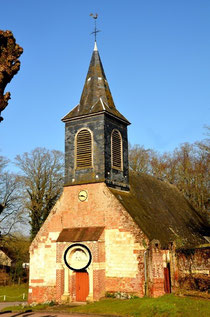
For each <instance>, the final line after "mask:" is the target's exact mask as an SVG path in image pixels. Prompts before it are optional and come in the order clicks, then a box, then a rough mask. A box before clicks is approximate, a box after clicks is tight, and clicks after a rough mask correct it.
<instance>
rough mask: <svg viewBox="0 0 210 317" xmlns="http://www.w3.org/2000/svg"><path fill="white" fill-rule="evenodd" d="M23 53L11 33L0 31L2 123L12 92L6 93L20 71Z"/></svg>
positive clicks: (0, 109) (0, 103)
mask: <svg viewBox="0 0 210 317" xmlns="http://www.w3.org/2000/svg"><path fill="white" fill-rule="evenodd" d="M22 53H23V49H22V47H20V46H19V45H18V44H17V43H16V40H15V38H14V36H13V34H12V32H11V31H2V30H0V122H1V121H2V120H3V118H2V117H1V111H3V110H4V109H5V108H6V106H7V105H8V100H9V99H10V92H6V93H4V90H5V88H6V86H7V84H8V83H10V81H11V80H12V78H13V77H14V75H16V74H17V72H18V71H19V69H20V61H19V59H18V58H19V57H20V55H21V54H22Z"/></svg>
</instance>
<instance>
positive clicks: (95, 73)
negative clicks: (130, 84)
mask: <svg viewBox="0 0 210 317" xmlns="http://www.w3.org/2000/svg"><path fill="white" fill-rule="evenodd" d="M62 121H63V122H64V123H65V184H64V188H63V193H62V195H61V197H60V198H59V200H58V201H57V203H56V204H55V206H54V207H53V208H52V210H51V212H50V214H49V216H48V218H47V219H46V221H45V223H44V224H43V226H42V228H41V229H40V231H39V232H38V234H37V235H36V237H35V239H34V240H33V242H32V244H31V246H30V277H29V296H28V301H29V303H34V302H35V303H43V302H46V301H55V302H58V303H70V302H82V301H84V302H85V301H96V300H99V299H100V298H103V297H105V296H108V295H109V296H110V294H112V295H113V296H114V295H115V294H116V293H117V294H120V296H122V297H123V296H124V297H125V298H130V297H132V296H139V297H143V296H145V295H148V296H154V297H156V296H161V295H163V294H165V293H170V292H175V291H176V290H177V288H178V287H179V280H180V278H182V277H184V276H185V275H186V274H188V273H189V272H191V273H194V274H198V273H199V274H203V275H204V276H206V275H208V274H209V270H210V264H209V260H208V258H209V244H208V243H207V242H208V236H209V234H208V233H207V228H206V225H205V223H204V221H203V219H202V218H201V216H200V215H199V213H197V211H196V210H194V209H193V207H192V206H191V205H190V204H189V202H188V201H187V200H186V199H185V198H184V196H183V195H182V194H181V193H180V192H179V190H178V189H177V188H176V187H175V186H174V185H172V184H169V183H166V182H163V181H161V180H158V179H156V178H155V177H152V176H150V175H146V174H141V173H140V174H136V173H134V172H132V171H129V161H128V138H127V127H128V125H129V124H130V122H129V121H128V120H127V119H126V118H125V117H124V116H123V114H121V113H120V112H119V110H118V109H117V108H116V107H115V104H114V100H113V98H112V95H111V92H110V89H109V85H108V82H107V79H106V76H105V72H104V69H103V66H102V62H101V59H100V55H99V52H98V48H97V44H96V42H95V46H94V50H93V53H92V58H91V61H90V65H89V69H88V73H87V77H86V80H85V84H84V88H83V91H82V95H81V99H80V102H79V104H78V105H77V106H76V107H75V108H73V110H71V111H70V112H69V113H68V114H67V115H66V116H65V117H64V118H63V119H62ZM186 249H187V250H192V249H193V250H194V251H193V252H192V253H191V255H192V257H193V259H192V258H190V259H189V257H188V256H187V255H186V254H187V253H186V252H184V250H186Z"/></svg>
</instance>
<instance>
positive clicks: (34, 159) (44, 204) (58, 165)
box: [16, 148, 64, 239]
mask: <svg viewBox="0 0 210 317" xmlns="http://www.w3.org/2000/svg"><path fill="white" fill-rule="evenodd" d="M16 165H17V166H18V167H19V168H20V170H21V172H22V175H21V176H20V180H21V183H22V188H23V196H24V198H25V199H24V207H25V209H26V210H28V211H29V217H30V225H31V239H33V238H34V237H35V235H36V234H37V232H38V231H39V229H40V228H41V226H42V224H43V222H44V221H45V219H46V218H47V216H48V214H49V212H50V210H51V208H52V207H53V206H54V204H55V202H56V200H57V199H58V197H59V196H60V194H61V191H62V188H63V170H64V162H63V153H62V152H59V151H55V150H52V151H49V150H47V149H45V148H36V149H35V150H33V151H32V152H30V153H24V154H23V155H22V156H20V155H18V156H17V157H16Z"/></svg>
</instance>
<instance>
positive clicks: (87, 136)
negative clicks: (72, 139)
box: [76, 129, 92, 168]
mask: <svg viewBox="0 0 210 317" xmlns="http://www.w3.org/2000/svg"><path fill="white" fill-rule="evenodd" d="M76 150H77V154H76V164H77V167H78V168H88V167H92V138H91V133H90V131H88V130H87V129H82V130H81V131H80V132H79V133H78V134H77V139H76Z"/></svg>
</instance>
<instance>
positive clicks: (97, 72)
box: [62, 42, 129, 124]
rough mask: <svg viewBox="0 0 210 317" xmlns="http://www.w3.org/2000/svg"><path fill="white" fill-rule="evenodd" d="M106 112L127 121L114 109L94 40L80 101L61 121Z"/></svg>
mask: <svg viewBox="0 0 210 317" xmlns="http://www.w3.org/2000/svg"><path fill="white" fill-rule="evenodd" d="M103 112H107V113H109V114H111V115H113V116H114V117H117V118H118V119H120V120H123V121H124V122H126V123H127V124H129V121H128V120H127V119H126V118H125V117H124V116H123V115H122V114H121V113H120V112H119V111H118V110H117V109H116V107H115V104H114V101H113V98H112V95H111V91H110V89H109V85H108V82H107V79H106V75H105V72H104V69H103V65H102V62H101V59H100V55H99V52H98V48H97V44H96V42H95V45H94V50H93V53H92V57H91V61H90V65H89V69H88V73H87V76H86V79H85V84H84V88H83V91H82V95H81V98H80V103H79V104H78V105H77V106H76V107H75V108H74V109H73V110H72V111H70V112H69V113H68V114H67V115H66V116H65V117H64V118H63V119H62V121H64V122H66V121H69V120H72V119H75V118H77V117H80V116H86V115H93V114H96V113H103Z"/></svg>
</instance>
